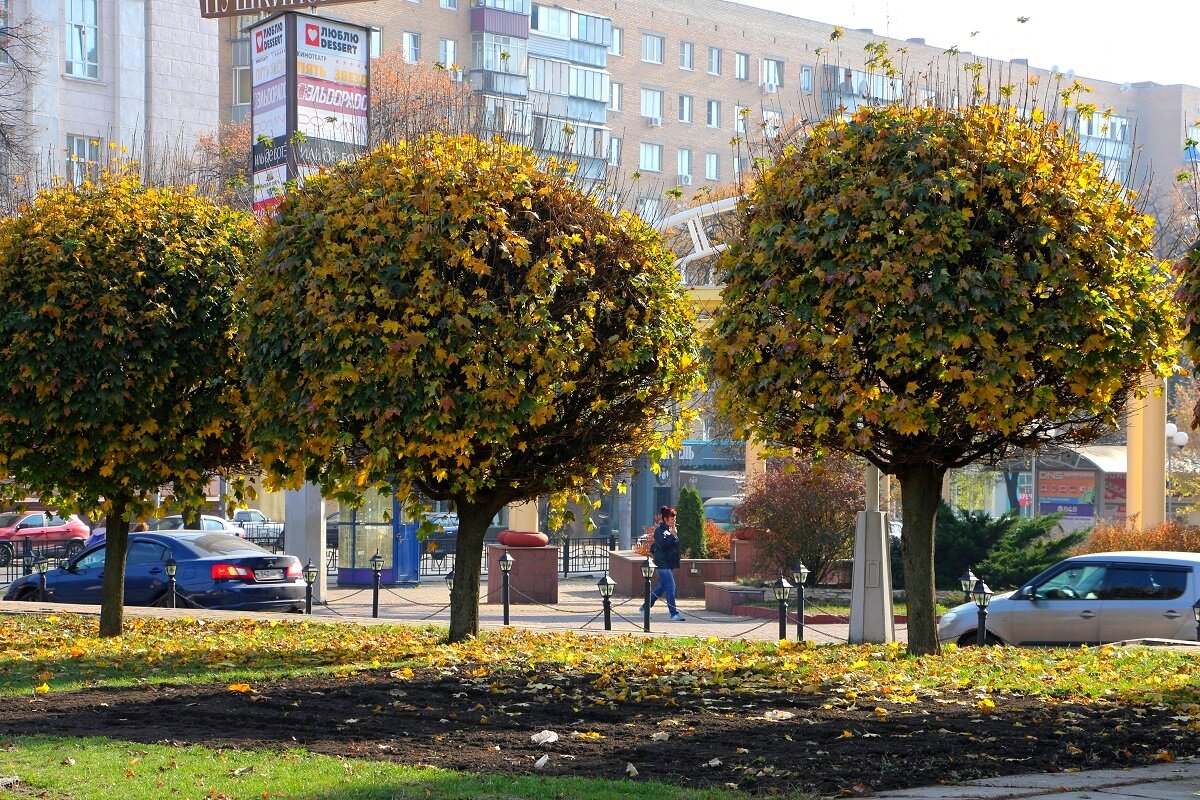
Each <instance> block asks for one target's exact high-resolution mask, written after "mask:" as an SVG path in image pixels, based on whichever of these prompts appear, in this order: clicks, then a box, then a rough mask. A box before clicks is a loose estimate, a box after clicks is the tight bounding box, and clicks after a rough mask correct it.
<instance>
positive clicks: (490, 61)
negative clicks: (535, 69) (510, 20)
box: [471, 31, 529, 75]
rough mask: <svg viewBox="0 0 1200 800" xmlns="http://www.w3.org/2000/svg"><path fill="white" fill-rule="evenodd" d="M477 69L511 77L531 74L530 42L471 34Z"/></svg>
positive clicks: (507, 37)
mask: <svg viewBox="0 0 1200 800" xmlns="http://www.w3.org/2000/svg"><path fill="white" fill-rule="evenodd" d="M471 49H472V50H473V51H474V62H475V63H474V67H475V69H485V70H488V71H489V72H504V73H507V74H509V75H528V74H529V40H528V39H519V38H517V37H516V36H502V35H500V34H497V33H487V32H479V31H477V32H475V33H472V34H471Z"/></svg>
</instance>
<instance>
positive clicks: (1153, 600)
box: [1100, 563, 1195, 642]
mask: <svg viewBox="0 0 1200 800" xmlns="http://www.w3.org/2000/svg"><path fill="white" fill-rule="evenodd" d="M1189 572H1190V570H1189V569H1188V568H1187V567H1177V566H1172V565H1163V564H1146V563H1137V564H1132V563H1131V564H1113V565H1112V566H1111V567H1110V568H1109V570H1108V577H1107V579H1106V580H1105V583H1104V589H1103V596H1104V607H1103V609H1102V610H1101V612H1100V641H1102V642H1120V641H1125V640H1127V639H1194V638H1195V620H1194V617H1193V616H1192V604H1191V602H1190V600H1191V595H1189V594H1187V585H1188V573H1189Z"/></svg>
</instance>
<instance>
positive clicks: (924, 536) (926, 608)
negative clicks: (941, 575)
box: [897, 464, 946, 655]
mask: <svg viewBox="0 0 1200 800" xmlns="http://www.w3.org/2000/svg"><path fill="white" fill-rule="evenodd" d="M945 475H946V470H945V469H944V468H943V467H940V466H938V465H935V464H918V465H915V466H912V467H908V468H906V469H905V470H903V471H902V472H899V473H898V474H897V477H898V478H899V479H900V504H901V507H902V508H903V509H904V532H903V536H902V539H901V542H902V549H903V552H904V591H905V594H906V596H907V597H908V652H909V653H911V654H912V655H925V654H927V653H937V652H939V651H940V647H939V645H938V638H937V606H936V598H935V594H934V578H933V541H934V526H935V525H936V524H937V510H938V502H939V501H940V500H941V496H942V479H943V478H944V477H945Z"/></svg>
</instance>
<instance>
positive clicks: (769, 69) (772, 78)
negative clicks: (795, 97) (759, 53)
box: [762, 58, 783, 89]
mask: <svg viewBox="0 0 1200 800" xmlns="http://www.w3.org/2000/svg"><path fill="white" fill-rule="evenodd" d="M762 83H763V86H773V87H775V88H776V89H778V88H779V87H780V86H783V62H782V61H780V60H779V59H778V58H764V59H763V60H762Z"/></svg>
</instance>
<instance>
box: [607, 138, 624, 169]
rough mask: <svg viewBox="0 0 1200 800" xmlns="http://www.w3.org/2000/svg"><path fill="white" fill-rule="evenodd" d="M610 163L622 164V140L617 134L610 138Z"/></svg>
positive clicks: (615, 165)
mask: <svg viewBox="0 0 1200 800" xmlns="http://www.w3.org/2000/svg"><path fill="white" fill-rule="evenodd" d="M608 163H609V164H612V165H613V166H614V167H619V166H621V140H620V139H618V138H617V137H616V136H611V137H609V139H608Z"/></svg>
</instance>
